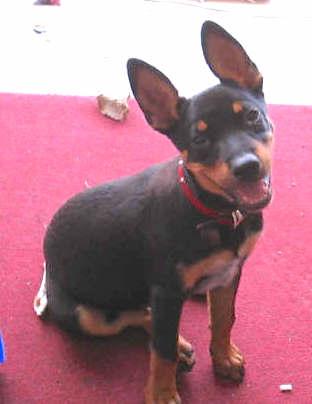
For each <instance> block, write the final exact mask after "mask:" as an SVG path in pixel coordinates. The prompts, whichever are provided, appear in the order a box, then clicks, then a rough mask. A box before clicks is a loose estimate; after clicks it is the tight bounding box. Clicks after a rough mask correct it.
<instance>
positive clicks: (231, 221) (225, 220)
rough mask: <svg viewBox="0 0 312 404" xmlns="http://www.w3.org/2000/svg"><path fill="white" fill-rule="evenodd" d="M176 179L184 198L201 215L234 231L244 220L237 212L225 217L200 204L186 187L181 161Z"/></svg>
mask: <svg viewBox="0 0 312 404" xmlns="http://www.w3.org/2000/svg"><path fill="white" fill-rule="evenodd" d="M178 179H179V183H180V185H181V188H182V190H183V192H184V195H185V196H186V198H187V199H188V200H189V201H190V202H191V204H192V205H193V206H195V207H196V208H197V209H198V210H199V211H200V212H201V213H203V214H204V215H206V216H208V217H211V218H213V219H215V221H216V222H217V223H220V224H223V225H226V226H229V227H234V229H235V228H236V227H237V226H238V225H239V224H240V223H241V222H242V221H243V220H244V219H245V216H244V215H243V214H242V213H241V212H240V211H239V210H235V211H233V212H232V215H231V216H230V215H229V216H226V215H224V214H223V213H220V212H217V211H215V210H213V209H211V208H209V207H208V206H206V205H204V204H203V203H202V202H200V201H199V200H198V199H197V198H196V196H195V195H194V194H193V192H192V191H191V188H190V187H189V186H188V184H187V181H186V178H185V170H184V164H183V161H182V160H180V161H179V164H178Z"/></svg>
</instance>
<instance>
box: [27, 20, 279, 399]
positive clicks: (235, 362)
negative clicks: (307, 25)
mask: <svg viewBox="0 0 312 404" xmlns="http://www.w3.org/2000/svg"><path fill="white" fill-rule="evenodd" d="M201 39H202V48H203V52H204V57H205V59H206V62H207V64H208V65H209V67H210V69H211V70H212V72H213V73H214V74H215V75H216V76H217V77H218V78H219V79H220V84H218V85H216V86H214V87H212V88H210V89H208V90H205V91H203V92H202V93H200V94H198V95H195V96H194V97H192V98H190V99H185V98H183V97H180V96H179V95H178V91H177V90H176V88H175V87H174V86H173V85H172V84H171V82H170V81H169V79H168V78H167V77H166V76H164V75H163V74H162V73H161V72H160V71H158V70H157V69H155V68H154V67H152V66H150V65H149V64H147V63H145V62H143V61H141V60H137V59H131V60H129V62H128V74H129V79H130V83H131V87H132V90H133V94H134V96H135V98H136V100H137V102H138V104H139V105H140V107H141V109H142V111H143V113H144V115H145V118H146V120H147V122H148V123H149V125H151V126H152V127H153V128H154V129H156V130H157V131H159V132H160V133H163V134H165V135H166V136H167V137H168V138H169V139H170V140H171V141H172V142H173V143H174V145H175V146H176V148H177V149H178V151H179V156H178V157H177V158H174V159H173V160H171V161H168V162H166V163H164V164H160V165H156V166H153V167H150V168H148V169H147V170H145V171H143V172H141V173H139V174H136V175H133V176H130V177H126V178H122V179H120V180H117V181H113V182H109V183H106V184H103V185H100V186H97V187H95V188H91V189H88V190H86V191H84V192H82V193H80V194H78V195H76V196H74V197H73V198H71V199H70V200H69V201H68V202H67V203H65V205H64V206H62V207H61V208H60V209H59V211H58V212H57V213H56V214H55V216H54V218H53V220H52V222H51V224H50V226H49V227H48V229H47V232H46V236H45V239H44V256H45V260H46V271H45V275H44V279H43V283H42V286H41V289H40V291H39V294H38V295H37V297H36V298H35V310H36V312H37V314H38V315H41V314H42V313H43V312H44V310H45V309H46V308H47V307H48V309H49V313H50V315H51V316H52V317H53V318H54V319H55V321H57V322H58V323H59V324H60V325H61V326H63V327H64V328H66V329H67V330H70V331H75V332H83V333H86V334H90V335H96V336H105V335H112V334H117V333H119V332H120V331H122V330H123V329H124V328H126V327H128V326H138V327H143V328H145V329H146V330H147V331H148V332H149V333H150V335H151V341H152V343H151V359H150V373H149V377H148V381H147V385H146V388H145V402H146V404H172V403H180V402H181V401H180V397H179V394H178V392H177V387H176V371H177V367H178V365H179V366H181V367H182V368H184V369H186V370H190V369H191V368H192V366H193V364H194V353H193V349H192V346H191V345H190V343H188V342H187V341H186V340H184V339H183V338H182V337H181V336H180V335H179V333H178V328H179V319H180V315H181V310H182V306H183V303H184V302H185V301H186V299H188V298H189V297H190V296H192V295H193V294H194V293H207V295H208V301H209V307H210V316H211V333H212V335H211V344H210V351H211V355H212V360H213V366H214V370H215V372H216V373H217V374H218V375H219V376H221V377H226V378H229V379H232V380H235V381H241V380H242V378H243V374H244V360H243V356H242V354H241V353H240V351H239V349H238V348H237V347H236V346H235V345H234V344H233V343H232V342H231V338H230V334H231V328H232V326H233V323H234V318H235V317H234V302H235V295H236V291H237V287H238V284H239V279H240V275H241V270H242V266H243V263H244V261H245V260H246V258H247V257H248V255H249V254H250V253H251V251H252V249H253V247H254V245H255V243H256V241H257V239H258V237H259V235H260V233H261V230H262V226H263V223H262V214H261V211H262V209H263V208H265V207H266V206H267V205H268V203H269V202H270V200H271V195H272V188H271V180H270V178H271V177H270V173H271V161H272V147H273V134H272V132H273V131H272V125H271V123H270V120H269V118H268V117H267V113H266V105H265V101H264V95H263V92H262V82H263V80H262V76H261V74H260V73H259V71H258V69H257V67H256V65H255V64H254V63H253V62H252V61H251V60H250V58H249V57H248V55H247V54H246V52H245V50H244V49H243V47H242V46H241V45H240V44H239V43H238V42H237V41H236V40H235V39H234V38H233V37H232V36H231V35H230V34H228V33H227V32H226V31H225V30H224V29H223V28H221V27H220V26H219V25H217V24H215V23H213V22H210V21H207V22H205V23H204V25H203V27H202V33H201Z"/></svg>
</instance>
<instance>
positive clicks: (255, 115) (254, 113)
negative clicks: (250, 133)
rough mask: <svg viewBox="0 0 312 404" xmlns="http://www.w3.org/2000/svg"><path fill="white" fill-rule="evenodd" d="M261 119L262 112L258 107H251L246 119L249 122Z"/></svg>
mask: <svg viewBox="0 0 312 404" xmlns="http://www.w3.org/2000/svg"><path fill="white" fill-rule="evenodd" d="M259 119H260V112H259V111H258V110H257V109H250V110H249V111H248V112H247V114H246V121H247V122H248V123H249V124H253V123H256V122H257V121H258V120H259Z"/></svg>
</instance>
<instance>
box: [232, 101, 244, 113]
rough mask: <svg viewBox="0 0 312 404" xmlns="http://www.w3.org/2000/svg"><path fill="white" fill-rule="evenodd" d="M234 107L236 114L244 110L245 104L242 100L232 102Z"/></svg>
mask: <svg viewBox="0 0 312 404" xmlns="http://www.w3.org/2000/svg"><path fill="white" fill-rule="evenodd" d="M232 108H233V111H234V113H235V114H239V113H240V112H242V110H243V106H242V104H241V103H240V102H238V101H234V102H233V104H232Z"/></svg>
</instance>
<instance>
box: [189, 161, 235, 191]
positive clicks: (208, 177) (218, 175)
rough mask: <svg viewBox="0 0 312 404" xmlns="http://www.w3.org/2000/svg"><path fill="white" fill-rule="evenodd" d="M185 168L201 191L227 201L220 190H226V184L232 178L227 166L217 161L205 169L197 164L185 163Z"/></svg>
mask: <svg viewBox="0 0 312 404" xmlns="http://www.w3.org/2000/svg"><path fill="white" fill-rule="evenodd" d="M186 166H187V168H188V169H189V170H190V171H191V172H192V173H193V175H194V176H195V178H196V179H197V181H198V183H199V184H200V185H201V186H202V187H203V189H205V190H206V191H209V192H212V193H214V194H218V195H221V196H224V197H225V198H227V199H228V195H227V194H226V193H225V192H224V191H223V189H222V188H221V187H224V188H226V184H227V183H228V182H229V181H230V179H231V177H232V175H231V172H230V170H229V167H228V166H227V164H225V163H224V162H222V161H218V162H217V163H216V164H215V165H214V166H213V167H207V166H204V165H202V164H199V163H187V164H186ZM218 184H220V185H221V187H220V186H218Z"/></svg>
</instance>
